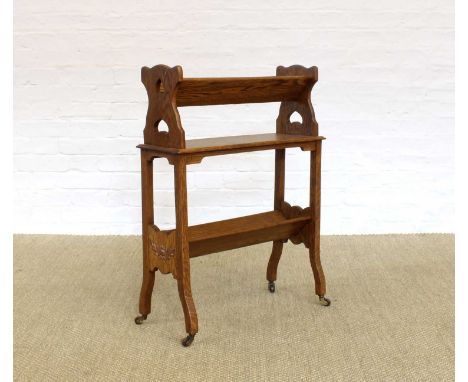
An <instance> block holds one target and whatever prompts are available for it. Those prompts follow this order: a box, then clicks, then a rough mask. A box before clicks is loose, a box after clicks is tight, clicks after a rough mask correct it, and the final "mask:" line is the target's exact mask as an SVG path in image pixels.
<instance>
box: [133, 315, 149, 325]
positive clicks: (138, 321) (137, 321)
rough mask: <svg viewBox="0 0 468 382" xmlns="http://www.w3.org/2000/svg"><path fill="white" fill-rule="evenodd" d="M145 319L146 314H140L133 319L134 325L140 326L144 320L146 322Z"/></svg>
mask: <svg viewBox="0 0 468 382" xmlns="http://www.w3.org/2000/svg"><path fill="white" fill-rule="evenodd" d="M146 317H148V315H147V314H142V315H141V316H138V317H135V324H137V325H141V324H142V323H143V321H144V320H146Z"/></svg>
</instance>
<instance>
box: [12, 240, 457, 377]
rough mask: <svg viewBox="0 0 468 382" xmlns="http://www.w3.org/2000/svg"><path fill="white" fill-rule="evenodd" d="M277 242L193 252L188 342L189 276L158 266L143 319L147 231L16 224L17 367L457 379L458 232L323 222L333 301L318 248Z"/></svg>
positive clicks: (59, 371) (102, 373) (112, 373)
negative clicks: (192, 318) (334, 231)
mask: <svg viewBox="0 0 468 382" xmlns="http://www.w3.org/2000/svg"><path fill="white" fill-rule="evenodd" d="M270 250H271V244H262V245H256V246H252V247H247V248H244V249H239V250H234V251H228V252H223V253H219V254H213V255H210V256H205V257H198V258H195V259H192V263H191V264H192V265H191V271H192V292H193V296H194V300H195V304H196V306H197V311H198V319H199V327H200V331H199V333H198V334H197V336H196V337H195V341H194V343H193V344H192V346H191V347H189V348H183V347H182V346H181V344H180V340H181V339H182V338H183V337H184V336H185V327H184V319H183V312H182V308H181V306H180V302H179V297H178V293H177V284H176V282H175V280H174V279H173V278H172V277H171V276H170V275H161V274H157V276H156V283H155V288H154V293H153V312H152V313H151V314H150V315H149V316H148V320H147V321H145V323H144V324H143V325H141V326H137V325H135V324H134V322H133V319H134V317H135V316H136V315H137V313H138V312H137V309H138V295H139V288H140V282H141V239H140V238H139V237H136V236H53V235H16V236H15V238H14V373H15V381H41V382H43V381H163V380H164V381H179V380H184V381H187V380H190V381H249V382H250V381H269V382H271V381H333V382H337V381H346V382H349V381H360V382H362V381H392V382H395V381H424V382H428V381H437V382H442V381H453V380H454V236H453V235H448V234H418V235H363V236H323V237H322V263H323V266H324V270H325V274H326V276H327V286H328V292H327V295H328V296H329V297H330V298H331V299H332V305H331V306H330V307H324V306H321V305H320V304H319V303H318V299H317V297H316V296H315V295H314V288H313V277H312V272H311V269H310V264H309V261H308V253H307V250H306V249H305V248H304V247H303V246H294V245H292V244H287V245H285V249H284V253H283V258H282V259H281V262H280V265H279V269H278V281H277V288H276V293H274V294H271V293H270V292H269V291H268V289H267V282H266V279H265V271H266V265H267V263H268V258H269V254H270Z"/></svg>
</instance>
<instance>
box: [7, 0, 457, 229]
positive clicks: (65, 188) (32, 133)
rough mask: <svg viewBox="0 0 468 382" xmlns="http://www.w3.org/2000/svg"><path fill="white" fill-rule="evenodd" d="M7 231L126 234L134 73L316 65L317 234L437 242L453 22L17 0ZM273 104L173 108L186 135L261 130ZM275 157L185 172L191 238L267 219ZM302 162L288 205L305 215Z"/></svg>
mask: <svg viewBox="0 0 468 382" xmlns="http://www.w3.org/2000/svg"><path fill="white" fill-rule="evenodd" d="M14 8H15V9H14V43H15V48H14V68H15V72H14V83H15V85H14V86H15V87H14V90H15V95H14V102H15V103H14V114H15V128H14V134H15V146H14V152H15V157H14V164H15V189H16V193H15V195H16V200H15V222H14V230H15V231H16V232H37V233H75V234H78V233H83V234H104V233H112V234H134V233H139V232H140V178H139V158H138V150H137V149H136V148H135V146H136V145H137V144H138V143H141V142H142V129H143V126H144V120H145V114H146V108H147V97H146V92H145V89H144V87H143V85H142V84H141V83H140V67H141V66H144V65H146V66H152V65H155V64H158V63H164V64H168V65H171V66H172V65H176V64H180V65H182V66H183V68H184V71H185V75H186V76H189V77H190V76H192V77H195V76H255V75H273V74H274V73H275V67H276V66H277V65H291V64H295V63H298V64H302V65H307V66H310V65H317V66H318V67H319V82H318V83H317V85H316V87H315V88H314V91H313V102H314V106H315V111H316V116H317V120H318V122H319V126H320V133H321V134H322V135H325V136H326V137H327V138H328V139H327V140H326V141H325V142H324V147H323V182H322V183H323V196H322V202H323V209H322V219H323V220H322V222H323V223H322V232H323V233H324V234H338V233H382V232H435V231H443V232H451V231H453V223H452V218H453V214H454V205H453V174H454V155H453V151H454V128H453V127H454V95H453V93H454V41H453V40H454V29H453V24H454V9H453V3H452V2H451V1H446V0H412V1H408V0H392V1H373V0H351V1H342V0H329V1H321V2H318V1H315V2H312V1H310V0H296V1H294V2H291V1H284V0H283V1H276V2H272V1H266V0H260V1H251V0H239V1H235V2H233V1H221V0H208V1H193V0H192V1H174V0H164V1H156V2H155V1H149V0H145V1H130V0H115V1H112V2H109V1H95V0H81V1H70V0H17V1H15V4H14ZM277 112H278V105H277V104H260V105H237V106H215V107H206V108H185V109H181V116H182V121H183V125H184V127H185V130H186V135H187V137H188V138H195V137H197V138H201V137H210V136H216V135H237V134H255V133H261V132H273V131H274V128H275V124H274V121H275V118H276V115H277ZM273 157H274V155H273V152H271V151H270V152H258V153H249V154H239V155H233V156H226V157H213V158H206V159H205V160H204V161H203V162H202V163H201V164H199V165H194V166H191V167H190V173H189V176H188V184H189V206H190V210H189V220H190V223H191V224H194V223H200V222H206V221H210V220H216V219H220V218H229V217H234V216H240V215H244V214H249V213H255V212H260V211H265V210H268V209H271V208H272V203H273V191H272V189H273V168H274V161H273ZM307 158H308V157H307V154H306V153H303V152H301V151H300V150H298V149H294V150H290V151H289V152H288V156H287V170H288V174H287V177H286V186H287V191H286V198H287V200H288V201H290V202H292V203H298V204H302V205H306V204H307V199H308V190H307V187H308V172H307V169H308V161H307ZM171 170H172V168H171V166H169V165H168V164H167V162H164V161H162V160H158V161H157V162H156V163H155V183H156V194H155V201H156V215H157V216H156V221H157V223H158V224H159V225H161V226H162V227H170V226H172V225H173V224H174V211H173V208H174V200H173V194H172V184H173V177H172V172H171Z"/></svg>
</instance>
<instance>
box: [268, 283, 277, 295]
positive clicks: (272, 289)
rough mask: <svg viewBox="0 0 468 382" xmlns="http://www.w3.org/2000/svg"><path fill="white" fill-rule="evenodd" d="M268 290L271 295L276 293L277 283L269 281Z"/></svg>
mask: <svg viewBox="0 0 468 382" xmlns="http://www.w3.org/2000/svg"><path fill="white" fill-rule="evenodd" d="M268 290H269V291H270V293H275V290H276V288H275V282H274V281H268Z"/></svg>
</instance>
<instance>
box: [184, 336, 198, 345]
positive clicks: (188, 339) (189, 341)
mask: <svg viewBox="0 0 468 382" xmlns="http://www.w3.org/2000/svg"><path fill="white" fill-rule="evenodd" d="M194 338H195V334H189V335H188V336H187V337H185V338H184V339H183V340H182V345H183V346H184V347H188V346H190V345H191V344H192V342H193V339H194Z"/></svg>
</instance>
